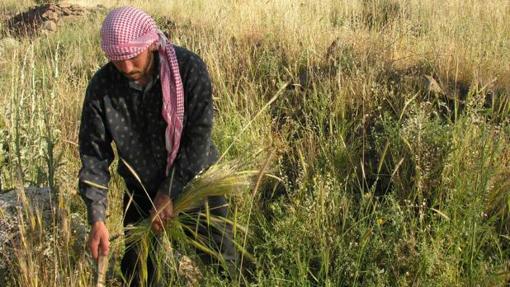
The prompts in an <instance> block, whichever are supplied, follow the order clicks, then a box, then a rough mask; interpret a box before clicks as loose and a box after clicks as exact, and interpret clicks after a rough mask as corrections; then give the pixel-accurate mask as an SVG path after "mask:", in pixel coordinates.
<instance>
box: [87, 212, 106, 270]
mask: <svg viewBox="0 0 510 287" xmlns="http://www.w3.org/2000/svg"><path fill="white" fill-rule="evenodd" d="M88 246H89V250H90V254H92V258H94V260H96V261H97V259H98V258H99V255H102V256H107V255H108V251H109V249H110V241H109V235H108V229H106V225H105V224H104V222H103V221H96V222H95V223H94V224H93V225H92V229H91V230H90V234H89V242H88Z"/></svg>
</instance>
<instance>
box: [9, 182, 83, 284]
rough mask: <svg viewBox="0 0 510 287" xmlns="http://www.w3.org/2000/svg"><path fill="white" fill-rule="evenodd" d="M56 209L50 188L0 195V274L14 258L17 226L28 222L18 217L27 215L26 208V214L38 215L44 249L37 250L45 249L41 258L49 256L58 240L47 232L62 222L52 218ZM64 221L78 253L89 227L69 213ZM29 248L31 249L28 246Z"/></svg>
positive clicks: (77, 216) (29, 189)
mask: <svg viewBox="0 0 510 287" xmlns="http://www.w3.org/2000/svg"><path fill="white" fill-rule="evenodd" d="M25 199H26V200H25ZM24 202H25V203H24ZM55 206H56V202H55V198H54V197H53V194H52V193H51V191H50V189H49V188H38V187H28V188H25V193H24V194H23V193H22V192H20V191H18V190H11V191H9V192H3V193H0V274H2V272H5V271H7V270H9V268H10V265H11V264H12V262H13V261H14V259H15V257H14V256H15V252H14V249H13V247H15V246H16V244H17V242H18V240H19V236H20V224H23V222H24V223H25V224H26V223H27V222H28V221H27V220H26V219H27V218H25V220H24V221H20V218H24V216H20V215H23V214H26V213H27V207H28V208H29V211H32V212H34V214H35V213H37V214H40V216H41V221H42V227H43V231H44V232H42V235H43V236H44V239H43V240H41V242H42V245H43V246H37V247H40V250H48V254H46V253H44V254H43V255H44V256H52V254H51V253H52V250H54V248H55V244H57V243H56V241H57V240H61V238H55V237H56V235H55V234H54V233H53V232H52V231H50V230H51V229H52V227H53V224H54V222H55V221H58V220H61V219H62V218H58V219H57V218H55V214H56V213H55ZM29 213H30V212H29ZM65 218H67V220H69V221H70V223H69V224H70V233H71V235H72V237H73V238H72V240H71V241H72V242H73V246H72V248H73V250H75V251H76V252H80V251H82V250H83V249H84V248H83V242H86V238H87V232H88V225H87V223H86V221H85V219H84V218H83V216H80V215H78V214H70V215H68V216H65ZM33 219H34V218H33V217H32V220H33ZM57 242H58V241H57ZM29 247H33V246H31V245H30V243H29ZM5 274H7V273H5Z"/></svg>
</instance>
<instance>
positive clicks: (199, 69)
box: [158, 56, 213, 200]
mask: <svg viewBox="0 0 510 287" xmlns="http://www.w3.org/2000/svg"><path fill="white" fill-rule="evenodd" d="M189 62H190V65H189V67H188V69H187V71H186V73H184V74H182V75H181V78H182V81H183V86H184V96H185V111H184V112H185V115H184V117H185V124H184V129H183V134H182V138H181V143H180V147H179V151H178V153H177V156H176V159H175V161H174V163H173V166H172V167H171V169H170V171H169V173H168V176H167V178H165V180H164V181H163V183H162V184H161V186H160V187H159V190H158V191H159V192H163V193H166V194H168V195H169V196H170V198H172V200H175V199H176V198H177V197H178V196H179V194H180V193H181V192H182V190H183V189H184V187H185V186H186V184H187V183H188V182H189V181H190V180H191V179H192V178H193V177H194V176H195V175H197V174H198V173H199V172H200V171H201V170H202V169H204V168H205V167H207V165H208V164H209V163H210V153H211V132H212V126H213V101H212V87H211V80H210V78H209V74H208V72H207V68H206V65H205V64H204V62H203V61H202V60H200V59H199V58H198V57H196V56H191V59H190V61H189Z"/></svg>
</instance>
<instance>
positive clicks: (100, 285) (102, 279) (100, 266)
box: [96, 255, 108, 287]
mask: <svg viewBox="0 0 510 287" xmlns="http://www.w3.org/2000/svg"><path fill="white" fill-rule="evenodd" d="M107 270H108V256H103V255H99V260H98V261H97V284H96V286H97V287H105V286H106V285H105V283H106V271H107Z"/></svg>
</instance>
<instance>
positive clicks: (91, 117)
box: [78, 84, 114, 224]
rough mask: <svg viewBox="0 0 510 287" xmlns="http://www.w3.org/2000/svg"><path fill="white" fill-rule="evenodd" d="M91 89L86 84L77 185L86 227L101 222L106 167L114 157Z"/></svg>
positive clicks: (104, 204) (107, 133)
mask: <svg viewBox="0 0 510 287" xmlns="http://www.w3.org/2000/svg"><path fill="white" fill-rule="evenodd" d="M92 86H93V85H92V84H89V87H88V88H87V92H86V95H85V100H84V103H83V110H82V115H81V123H80V131H79V150H80V158H81V163H82V166H81V169H80V173H79V183H78V187H79V193H80V196H81V197H82V198H83V200H84V201H85V205H86V206H87V218H88V222H89V223H90V224H92V223H94V222H96V221H104V220H105V211H106V208H107V191H108V183H109V181H110V172H109V166H110V164H111V162H112V160H113V156H114V155H113V149H112V146H111V142H112V139H111V135H110V133H109V132H108V130H107V128H106V125H105V115H104V111H103V106H102V105H101V103H100V98H99V97H97V96H96V93H95V91H94V89H93V87H92Z"/></svg>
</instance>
